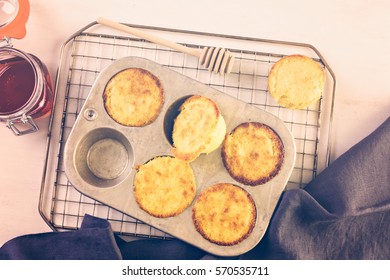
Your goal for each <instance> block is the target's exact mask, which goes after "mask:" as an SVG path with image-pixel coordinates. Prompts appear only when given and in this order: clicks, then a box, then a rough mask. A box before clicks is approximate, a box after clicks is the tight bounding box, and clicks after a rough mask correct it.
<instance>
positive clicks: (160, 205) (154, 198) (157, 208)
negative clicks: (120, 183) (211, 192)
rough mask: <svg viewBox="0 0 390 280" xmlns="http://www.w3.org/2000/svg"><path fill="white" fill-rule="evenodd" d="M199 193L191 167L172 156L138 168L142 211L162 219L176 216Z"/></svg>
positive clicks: (137, 191)
mask: <svg viewBox="0 0 390 280" xmlns="http://www.w3.org/2000/svg"><path fill="white" fill-rule="evenodd" d="M195 193H196V183H195V177H194V174H193V171H192V168H191V166H190V165H189V164H188V163H186V162H184V161H181V160H178V159H176V158H174V157H171V156H159V157H155V158H153V159H152V160H150V161H148V162H146V163H145V164H142V165H140V166H138V167H137V173H136V175H135V178H134V195H135V198H136V201H137V203H138V205H139V207H140V208H141V209H143V210H144V211H145V212H147V213H149V214H150V215H152V216H154V217H158V218H166V217H172V216H176V215H178V214H180V213H182V212H183V211H184V210H185V209H186V208H187V207H188V206H189V205H190V204H191V202H192V200H193V199H194V197H195Z"/></svg>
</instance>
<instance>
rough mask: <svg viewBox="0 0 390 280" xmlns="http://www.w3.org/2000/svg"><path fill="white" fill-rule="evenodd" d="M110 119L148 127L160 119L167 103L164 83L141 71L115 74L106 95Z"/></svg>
mask: <svg viewBox="0 0 390 280" xmlns="http://www.w3.org/2000/svg"><path fill="white" fill-rule="evenodd" d="M103 101H104V107H105V109H106V111H107V113H108V114H109V115H110V117H111V118H112V119H113V120H114V121H116V122H118V123H120V124H122V125H125V126H135V127H140V126H145V125H148V124H150V123H152V122H153V121H155V120H156V118H157V117H158V116H159V114H160V112H161V108H162V106H163V103H164V91H163V88H162V85H161V83H160V80H159V79H158V78H157V77H156V76H154V75H153V74H152V73H150V72H149V71H147V70H145V69H141V68H129V69H125V70H123V71H121V72H119V73H117V74H116V75H114V76H113V77H112V78H111V79H110V81H109V82H108V83H107V86H106V88H105V90H104V93H103Z"/></svg>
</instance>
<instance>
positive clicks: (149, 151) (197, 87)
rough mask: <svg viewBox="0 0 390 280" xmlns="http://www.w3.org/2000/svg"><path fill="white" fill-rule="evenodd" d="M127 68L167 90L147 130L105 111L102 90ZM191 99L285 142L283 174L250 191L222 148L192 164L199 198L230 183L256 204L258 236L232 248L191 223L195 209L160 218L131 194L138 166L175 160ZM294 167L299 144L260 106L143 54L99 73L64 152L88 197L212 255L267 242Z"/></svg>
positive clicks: (71, 175)
mask: <svg viewBox="0 0 390 280" xmlns="http://www.w3.org/2000/svg"><path fill="white" fill-rule="evenodd" d="M127 68H142V69H145V70H148V71H150V72H151V73H152V74H153V75H155V76H156V77H157V78H158V79H159V80H160V82H161V85H162V87H163V89H164V105H163V108H162V110H161V113H160V115H159V116H158V118H157V119H156V120H155V121H154V122H153V123H151V124H149V125H147V126H144V127H126V126H123V125H120V124H118V123H117V122H115V121H114V120H113V119H112V118H111V117H110V116H109V115H108V114H107V112H106V110H105V108H104V104H103V92H104V89H105V86H106V84H107V83H108V81H109V80H110V79H111V77H112V76H114V75H115V74H116V73H118V72H120V71H122V70H125V69H127ZM191 95H202V96H205V97H208V98H210V99H212V100H214V101H215V102H216V103H217V104H218V106H219V108H220V110H221V112H222V115H223V117H224V119H225V122H226V128H227V130H226V132H227V133H230V132H231V131H232V130H233V129H234V128H235V127H236V126H237V125H239V124H241V123H243V122H260V123H263V124H266V125H268V126H270V127H271V128H272V129H273V130H274V131H275V132H276V133H277V134H278V135H279V137H280V138H281V140H282V142H283V145H284V150H285V156H284V162H283V165H282V167H281V170H280V172H279V173H278V175H277V176H275V177H274V178H273V179H272V180H270V181H268V182H267V183H265V184H263V185H258V186H246V185H243V184H241V183H239V182H237V181H235V180H234V179H233V178H231V177H230V175H229V174H228V172H227V171H226V169H225V167H224V165H223V162H222V158H221V147H219V148H218V149H217V150H215V151H213V152H212V153H210V154H208V155H201V156H200V157H199V158H197V159H196V160H195V161H193V162H192V163H190V164H191V167H192V169H193V171H194V175H195V180H196V185H197V195H198V194H200V193H201V192H202V190H203V189H205V188H207V187H209V186H211V185H214V184H216V183H232V184H234V185H236V186H240V187H242V188H244V189H245V190H247V191H248V192H249V193H250V194H251V196H252V197H253V200H254V201H255V204H256V211H257V220H256V224H255V226H254V229H253V231H252V233H251V234H250V235H249V236H248V237H247V238H246V239H245V240H243V241H242V242H240V243H238V244H236V245H233V246H221V245H217V244H214V243H211V242H209V241H208V240H206V239H204V238H203V237H202V236H201V235H200V234H199V233H198V232H197V230H196V229H195V226H194V224H193V221H192V205H193V203H194V201H195V200H196V197H195V199H194V201H193V203H192V204H191V205H190V206H189V207H188V208H187V209H186V210H185V211H184V212H183V213H181V214H179V215H177V216H175V217H170V218H156V217H153V216H151V215H149V214H148V213H146V212H144V211H143V210H142V209H140V208H139V206H138V204H137V203H136V200H135V197H134V192H133V180H134V176H135V174H136V170H135V169H134V168H133V167H134V166H137V165H140V164H143V163H145V162H147V161H148V160H150V159H152V158H154V157H156V156H161V155H171V149H172V144H171V132H172V128H173V122H174V118H175V117H176V115H177V109H178V107H179V106H180V104H182V103H183V102H184V100H185V99H186V98H187V97H189V96H191ZM294 163H295V143H294V139H293V136H292V134H291V132H290V131H289V129H288V128H287V127H286V126H285V124H284V122H283V121H281V120H280V119H279V118H277V117H276V116H274V115H272V114H270V113H268V112H265V111H263V110H261V109H259V108H256V107H255V106H252V105H249V104H247V103H245V102H243V101H240V100H237V99H235V98H233V97H231V96H229V95H227V94H225V93H223V92H221V91H218V90H216V89H213V88H211V87H209V86H206V85H204V84H202V83H200V82H198V81H196V80H193V79H191V78H189V77H187V76H184V75H182V74H179V73H177V72H175V71H173V70H170V69H168V68H165V67H163V66H161V65H160V64H157V63H155V62H153V61H150V60H147V59H144V58H139V57H125V58H121V59H119V60H116V61H115V62H113V63H112V64H111V65H109V66H108V67H107V68H105V69H104V70H103V71H101V73H100V74H99V76H98V78H97V79H96V81H95V83H94V85H93V87H92V88H91V91H90V93H89V95H88V98H87V100H86V101H85V103H84V105H83V107H82V109H81V112H80V114H79V116H78V118H77V120H76V123H75V124H74V126H73V129H72V131H71V133H70V135H69V138H68V140H67V142H66V146H65V150H64V170H65V173H66V175H67V177H68V179H69V181H70V182H71V183H72V185H73V186H74V187H75V188H76V189H77V190H78V191H80V192H81V193H82V194H84V195H86V196H88V197H90V198H93V199H95V200H97V201H99V202H101V203H103V204H106V205H108V206H110V207H112V208H114V209H116V210H118V211H121V212H123V213H125V214H128V215H130V216H132V217H134V218H136V219H139V220H141V221H143V222H145V223H147V224H149V225H151V226H153V227H155V228H157V229H159V230H162V231H164V232H166V233H168V234H170V235H172V236H174V237H176V238H178V239H181V240H183V241H185V242H188V243H190V244H192V245H194V246H196V247H198V248H201V249H203V250H205V251H207V252H209V253H211V254H214V255H219V256H236V255H240V254H243V253H245V252H247V251H249V250H250V249H252V248H253V247H254V246H256V244H258V243H259V241H260V240H261V238H262V237H263V235H264V233H265V231H266V229H267V226H268V224H269V221H270V219H271V216H272V213H273V211H274V209H275V207H276V204H277V202H278V200H279V198H280V195H281V194H282V192H283V190H284V188H285V186H286V184H287V182H288V179H289V177H290V175H291V172H292V170H293V167H294Z"/></svg>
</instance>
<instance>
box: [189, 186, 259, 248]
mask: <svg viewBox="0 0 390 280" xmlns="http://www.w3.org/2000/svg"><path fill="white" fill-rule="evenodd" d="M256 217H257V215H256V206H255V203H254V201H253V199H252V197H251V195H250V194H249V193H248V192H247V191H246V190H244V189H242V188H240V187H237V186H235V185H233V184H229V183H221V184H216V185H213V186H211V187H208V188H207V189H205V190H204V191H203V192H202V193H201V194H200V195H199V196H198V197H197V199H196V201H195V203H194V206H193V208H192V219H193V222H194V225H195V228H196V230H197V231H198V232H199V233H200V234H201V235H202V236H203V237H204V238H205V239H207V240H208V241H210V242H212V243H215V244H218V245H223V246H232V245H235V244H238V243H240V242H242V241H243V240H245V239H246V238H247V237H248V236H249V234H250V233H251V232H252V230H253V228H254V226H255V223H256Z"/></svg>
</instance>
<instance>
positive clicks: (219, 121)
mask: <svg viewBox="0 0 390 280" xmlns="http://www.w3.org/2000/svg"><path fill="white" fill-rule="evenodd" d="M179 110H180V112H179V114H178V116H177V117H176V119H175V121H174V125H173V132H172V140H173V148H172V154H173V155H174V156H175V157H176V158H178V159H181V160H183V161H186V162H191V161H193V160H195V159H196V158H197V157H198V156H199V155H200V154H202V153H204V154H208V153H211V152H212V151H214V150H216V149H217V148H218V147H219V146H220V145H221V143H222V141H223V139H224V137H225V133H226V124H225V120H224V118H223V116H222V114H221V111H220V110H219V107H218V105H217V104H216V103H215V102H214V101H213V100H211V99H210V98H207V97H204V96H200V95H193V96H191V97H189V98H187V99H186V100H185V101H184V103H183V104H182V105H181V106H180V108H179Z"/></svg>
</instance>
